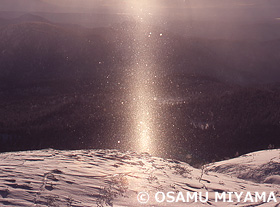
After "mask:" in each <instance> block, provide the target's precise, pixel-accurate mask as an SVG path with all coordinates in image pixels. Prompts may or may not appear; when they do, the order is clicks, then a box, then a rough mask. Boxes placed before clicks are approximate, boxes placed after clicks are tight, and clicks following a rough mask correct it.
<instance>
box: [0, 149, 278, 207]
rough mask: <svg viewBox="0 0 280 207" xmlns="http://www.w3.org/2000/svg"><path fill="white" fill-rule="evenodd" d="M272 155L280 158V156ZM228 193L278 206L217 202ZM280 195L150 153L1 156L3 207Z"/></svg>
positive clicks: (87, 205) (269, 188)
mask: <svg viewBox="0 0 280 207" xmlns="http://www.w3.org/2000/svg"><path fill="white" fill-rule="evenodd" d="M270 153H271V155H272V156H273V157H274V156H278V157H277V158H279V151H268V154H270ZM277 153H278V154H277ZM270 159H271V158H270ZM275 159H276V158H275ZM273 160H274V159H273ZM226 162H229V163H230V162H231V161H225V163H226ZM158 191H161V192H163V193H167V192H170V191H172V192H174V194H178V195H179V192H182V193H183V194H184V195H186V193H187V192H189V193H193V195H195V194H194V193H196V192H197V193H200V195H202V196H201V198H203V199H206V198H207V196H206V195H207V193H208V199H207V200H206V201H207V202H205V203H202V202H200V200H198V201H197V202H195V200H194V199H193V200H192V199H190V200H189V202H188V203H182V202H184V199H183V198H182V197H180V198H179V199H178V202H173V203H168V202H166V201H164V202H162V203H159V202H157V201H156V199H155V196H154V195H155V194H156V193H157V192H158ZM140 192H146V193H149V195H150V200H149V201H148V202H147V203H146V204H140V203H139V202H138V200H137V197H138V199H139V200H140V201H141V202H146V200H145V199H146V198H147V194H144V196H141V195H140V194H139V193H140ZM222 192H238V193H240V192H244V193H246V192H252V194H255V192H266V193H267V195H268V194H270V193H271V192H273V193H274V194H275V197H276V199H277V201H276V202H275V201H271V202H269V203H267V202H263V201H257V202H255V200H253V201H251V200H250V199H249V201H248V200H247V201H244V199H243V198H242V199H240V201H238V200H237V199H233V200H234V201H233V202H230V203H228V202H226V203H224V202H223V201H222V200H217V202H216V201H215V196H216V194H217V193H222ZM183 194H182V195H183ZM139 195H140V196H139ZM182 195H181V196H182ZM279 195H280V194H279V186H278V185H272V184H256V183H253V182H250V181H245V180H241V179H238V178H231V177H230V176H227V175H223V174H218V173H215V172H208V171H206V170H201V169H195V168H193V167H191V166H189V165H188V164H186V163H183V162H179V161H175V160H164V159H162V158H156V157H152V156H150V155H148V154H136V153H134V152H126V153H122V152H119V151H117V150H82V151H81V150H80V151H58V150H52V149H49V150H40V151H25V152H14V153H2V154H0V206H29V207H30V206H79V207H91V206H135V207H136V206H137V207H139V206H158V207H159V206H172V207H174V206H277V205H280V203H279V202H280V197H279ZM145 196H146V197H145ZM161 198H163V194H160V196H159V199H160V200H161ZM170 199H171V198H170ZM176 199H177V197H176ZM203 199H202V200H203Z"/></svg>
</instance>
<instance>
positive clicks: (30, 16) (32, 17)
mask: <svg viewBox="0 0 280 207" xmlns="http://www.w3.org/2000/svg"><path fill="white" fill-rule="evenodd" d="M11 21H12V23H22V22H45V23H50V21H48V20H46V19H45V18H43V17H40V16H37V15H34V14H29V13H28V14H24V15H22V16H20V17H17V18H15V19H12V20H11Z"/></svg>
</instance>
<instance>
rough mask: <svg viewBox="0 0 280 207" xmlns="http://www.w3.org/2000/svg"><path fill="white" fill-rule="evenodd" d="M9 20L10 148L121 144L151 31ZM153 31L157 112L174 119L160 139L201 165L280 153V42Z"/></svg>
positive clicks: (0, 98)
mask: <svg viewBox="0 0 280 207" xmlns="http://www.w3.org/2000/svg"><path fill="white" fill-rule="evenodd" d="M1 22H2V23H1ZM0 24H1V25H2V27H1V30H0V106H1V107H0V151H13V150H25V149H40V148H49V147H52V148H60V149H80V148H101V147H102V148H118V147H119V145H118V144H119V142H118V141H119V140H121V139H123V140H125V139H126V138H125V136H127V135H126V134H125V133H124V131H125V130H126V127H127V125H128V124H127V123H129V122H131V120H129V118H128V117H129V116H128V114H127V113H128V108H127V107H126V103H127V102H128V100H126V97H127V94H129V93H130V91H129V90H128V85H127V84H128V82H129V81H130V80H127V79H126V77H127V76H125V73H127V68H128V66H131V64H132V63H131V62H132V59H133V54H134V52H135V51H134V49H133V47H132V43H133V42H134V41H135V40H134V35H133V32H134V31H135V30H137V29H139V28H138V27H141V25H138V24H136V23H134V22H124V23H122V24H116V25H114V26H113V27H110V28H109V27H108V28H106V27H103V28H94V29H86V28H83V27H81V26H77V25H62V24H55V23H52V22H49V21H47V20H45V19H43V18H40V17H37V16H33V15H25V16H22V17H20V18H17V19H12V20H5V19H2V20H0ZM147 27H148V28H149V29H150V31H151V32H150V34H143V38H145V41H146V42H147V45H146V47H147V48H149V47H153V51H154V53H153V54H151V57H152V58H153V60H155V62H156V63H157V68H156V73H157V79H156V80H155V85H156V86H157V88H158V89H159V91H160V93H159V94H155V100H154V101H155V104H153V107H156V108H157V111H158V114H157V116H158V118H159V120H161V119H165V122H164V123H159V124H158V129H157V130H158V131H157V134H158V136H160V138H161V139H162V140H163V141H162V143H161V147H162V149H165V150H166V152H170V153H169V154H170V157H173V158H177V159H182V160H188V161H191V162H192V163H196V162H203V161H211V160H212V159H215V160H219V159H222V158H224V157H232V156H234V155H235V154H236V153H246V152H248V151H253V150H257V149H263V148H266V147H268V146H269V145H270V146H275V147H279V141H278V139H279V136H280V123H279V120H280V111H279V107H278V104H279V103H280V87H279V84H278V83H277V81H276V80H279V76H280V73H279V72H278V66H279V65H280V58H279V57H280V53H279V48H280V41H279V40H273V41H272V40H271V41H265V42H264V41H262V42H261V41H245V40H242V41H241V40H240V41H235V40H210V39H200V38H186V37H182V36H180V35H178V33H176V32H173V31H172V32H170V31H169V30H168V29H166V28H165V29H163V28H158V27H154V26H151V25H147ZM127 54H132V55H131V56H130V55H127ZM174 144H175V145H176V146H177V147H176V148H173V147H170V146H172V145H174ZM123 145H126V143H125V142H124V144H123ZM127 146H128V147H127V149H129V145H127ZM190 154H191V155H192V156H191V158H190V156H189V155H190ZM166 156H167V155H166ZM189 159H191V160H189Z"/></svg>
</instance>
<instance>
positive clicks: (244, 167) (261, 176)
mask: <svg viewBox="0 0 280 207" xmlns="http://www.w3.org/2000/svg"><path fill="white" fill-rule="evenodd" d="M207 169H208V170H209V171H213V172H218V173H223V174H226V175H230V176H233V177H237V178H241V179H245V180H251V181H254V182H258V183H274V184H280V149H274V150H264V151H259V152H253V153H250V154H246V155H243V156H240V157H237V158H235V159H231V160H225V161H221V162H216V163H213V164H211V165H209V166H208V167H207Z"/></svg>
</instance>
